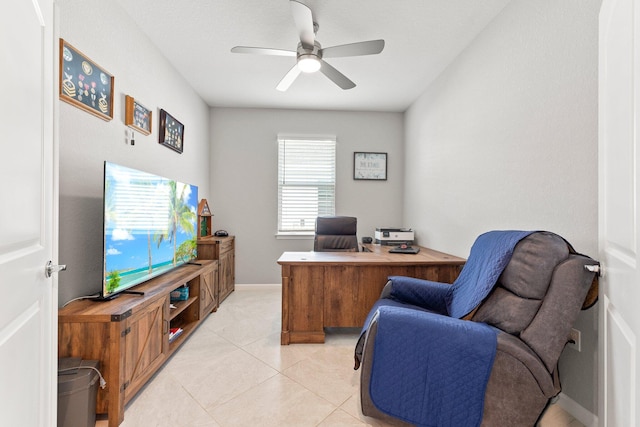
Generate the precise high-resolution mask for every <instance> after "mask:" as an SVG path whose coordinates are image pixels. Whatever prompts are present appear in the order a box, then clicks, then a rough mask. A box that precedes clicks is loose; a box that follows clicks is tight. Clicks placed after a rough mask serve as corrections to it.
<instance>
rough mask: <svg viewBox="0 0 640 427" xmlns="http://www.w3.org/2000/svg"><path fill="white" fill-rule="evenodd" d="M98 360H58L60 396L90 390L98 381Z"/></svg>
mask: <svg viewBox="0 0 640 427" xmlns="http://www.w3.org/2000/svg"><path fill="white" fill-rule="evenodd" d="M91 368H96V369H97V368H98V361H97V360H82V359H81V358H79V357H65V358H60V359H58V394H60V393H65V392H73V391H77V390H83V389H86V388H89V387H90V386H92V385H93V384H95V382H96V381H97V380H98V373H97V372H96V371H94V370H93V369H91Z"/></svg>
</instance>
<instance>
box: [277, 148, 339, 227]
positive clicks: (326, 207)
mask: <svg viewBox="0 0 640 427" xmlns="http://www.w3.org/2000/svg"><path fill="white" fill-rule="evenodd" d="M335 188H336V139H335V137H317V138H309V137H304V138H301V137H280V136H279V137H278V233H283V234H286V233H305V234H306V233H308V232H311V233H313V232H314V231H315V221H316V217H317V216H322V215H335Z"/></svg>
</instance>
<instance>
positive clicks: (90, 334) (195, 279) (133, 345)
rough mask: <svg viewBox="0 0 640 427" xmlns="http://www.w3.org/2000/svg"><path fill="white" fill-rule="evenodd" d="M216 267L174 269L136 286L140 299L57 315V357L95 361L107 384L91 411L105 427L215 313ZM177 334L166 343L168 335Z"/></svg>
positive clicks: (85, 303) (90, 304)
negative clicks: (179, 292)
mask: <svg viewBox="0 0 640 427" xmlns="http://www.w3.org/2000/svg"><path fill="white" fill-rule="evenodd" d="M217 275H218V263H217V261H215V260H201V261H198V265H196V264H190V265H183V266H180V267H177V268H176V269H174V270H171V271H169V272H167V273H165V274H163V275H161V276H158V277H156V278H153V279H151V280H149V281H147V282H145V283H143V284H141V285H138V286H136V288H135V290H136V291H141V292H143V293H144V294H143V295H141V296H140V295H130V294H121V295H120V296H118V297H117V298H115V299H113V300H111V301H104V302H99V301H91V300H79V301H74V302H72V303H71V304H69V305H67V306H66V307H63V308H61V309H60V310H59V312H58V357H81V358H82V359H85V360H98V361H99V362H100V367H99V369H100V372H101V373H102V376H103V377H104V379H105V380H106V382H107V386H106V388H104V389H100V388H99V389H98V398H97V402H96V412H97V413H98V414H108V417H109V427H116V426H118V425H119V424H120V423H121V422H122V421H123V420H124V407H125V405H126V404H127V402H129V401H130V400H131V399H132V398H133V397H134V396H135V395H136V393H138V391H140V389H141V388H142V387H143V386H144V385H145V384H146V382H147V381H148V380H149V379H150V378H151V377H152V376H153V374H154V373H155V372H156V371H157V370H158V368H160V367H161V366H162V364H163V363H164V362H165V361H166V360H167V359H168V357H169V356H170V355H171V354H172V353H173V352H175V351H176V350H178V348H179V347H180V345H181V344H182V343H183V342H184V341H185V339H186V338H187V337H188V336H189V335H190V334H191V333H192V332H193V331H194V330H195V328H196V327H197V326H198V325H199V324H200V323H201V322H202V321H203V320H204V319H205V318H206V316H207V315H208V314H209V313H210V312H211V311H212V310H214V309H215V308H217V299H216V298H215V296H214V295H215V287H216V283H217V280H216V279H217ZM181 287H187V288H188V298H187V299H184V300H180V301H174V302H171V292H172V291H174V290H176V289H178V288H181ZM173 328H180V329H181V330H182V331H181V333H180V334H179V335H176V336H175V337H174V338H173V339H170V335H171V334H170V331H171V329H173Z"/></svg>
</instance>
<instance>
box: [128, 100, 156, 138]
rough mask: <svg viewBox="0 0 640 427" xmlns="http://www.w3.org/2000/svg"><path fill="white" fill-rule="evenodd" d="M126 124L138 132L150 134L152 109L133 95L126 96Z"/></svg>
mask: <svg viewBox="0 0 640 427" xmlns="http://www.w3.org/2000/svg"><path fill="white" fill-rule="evenodd" d="M124 124H125V125H127V126H129V127H130V128H132V129H135V130H137V131H138V132H140V133H142V134H144V135H149V134H150V133H151V125H152V124H151V110H149V109H148V108H147V107H145V106H144V105H142V104H140V103H139V102H138V101H136V100H135V99H133V97H132V96H129V95H126V96H125V104H124Z"/></svg>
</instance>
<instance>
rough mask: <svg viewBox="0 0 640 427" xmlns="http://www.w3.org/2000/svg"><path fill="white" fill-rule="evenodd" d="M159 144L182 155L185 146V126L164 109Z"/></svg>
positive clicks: (161, 116) (161, 113)
mask: <svg viewBox="0 0 640 427" xmlns="http://www.w3.org/2000/svg"><path fill="white" fill-rule="evenodd" d="M158 142H159V143H160V144H162V145H164V146H166V147H169V148H171V149H172V150H175V151H177V152H178V153H182V149H183V145H184V125H183V124H182V123H180V122H179V121H178V120H177V119H176V118H175V117H173V116H172V115H171V114H169V113H167V112H166V111H164V110H163V109H160V132H159V135H158Z"/></svg>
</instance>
